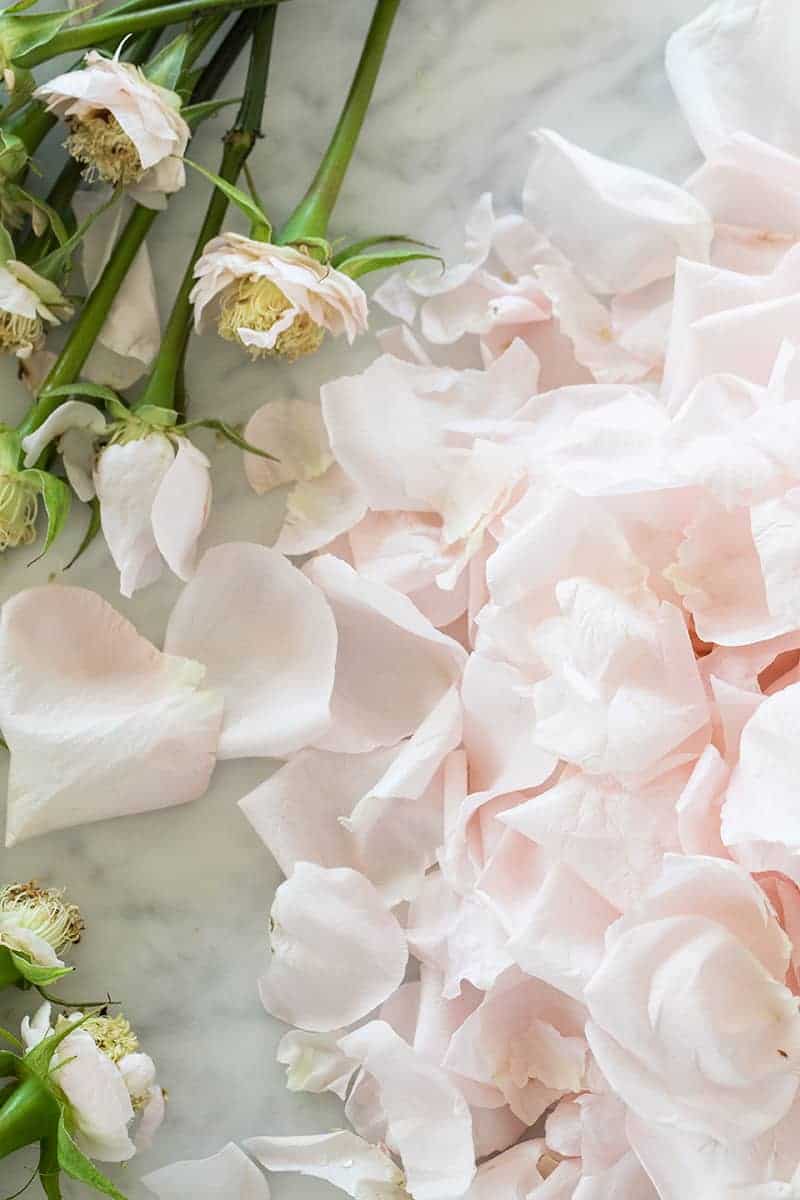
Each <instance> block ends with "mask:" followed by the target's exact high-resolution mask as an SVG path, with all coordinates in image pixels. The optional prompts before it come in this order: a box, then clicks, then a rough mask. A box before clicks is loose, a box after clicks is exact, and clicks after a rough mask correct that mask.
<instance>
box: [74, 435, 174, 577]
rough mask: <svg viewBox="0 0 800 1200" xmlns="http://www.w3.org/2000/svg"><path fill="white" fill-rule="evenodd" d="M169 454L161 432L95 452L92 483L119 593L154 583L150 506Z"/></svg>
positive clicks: (157, 567) (157, 558)
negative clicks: (116, 572)
mask: <svg viewBox="0 0 800 1200" xmlns="http://www.w3.org/2000/svg"><path fill="white" fill-rule="evenodd" d="M174 459H175V450H174V448H173V446H172V443H171V442H170V440H169V438H167V437H165V436H164V435H163V434H160V433H154V434H150V435H149V436H148V437H144V438H140V439H139V440H138V441H134V442H126V443H124V444H119V443H117V444H114V445H111V446H106V448H105V449H104V450H103V451H102V453H101V454H100V455H99V456H98V459H97V465H96V467H95V472H94V486H95V490H96V492H97V497H98V499H99V501H100V517H101V521H102V525H103V536H104V537H105V539H106V543H107V545H108V549H109V551H110V553H111V557H112V558H113V560H114V563H115V564H116V566H117V569H118V570H119V573H120V579H119V590H120V592H121V593H122V595H123V596H132V595H133V593H134V592H135V591H137V590H138V589H139V588H142V587H147V585H148V584H150V583H153V582H154V581H155V580H156V579H158V577H159V575H160V574H161V571H162V569H163V563H162V558H161V555H160V553H159V550H158V546H157V545H156V539H155V535H154V533H153V524H152V511H153V504H154V502H155V498H156V496H157V495H158V490H159V488H160V487H161V483H162V481H163V479H164V477H165V475H166V474H167V471H168V470H169V469H170V467H171V466H172V464H173V461H174Z"/></svg>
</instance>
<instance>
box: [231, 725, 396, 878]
mask: <svg viewBox="0 0 800 1200" xmlns="http://www.w3.org/2000/svg"><path fill="white" fill-rule="evenodd" d="M396 755H397V750H396V748H395V747H382V748H380V749H378V750H372V751H370V752H369V753H366V754H332V753H330V752H329V751H327V750H313V749H306V750H301V751H300V752H299V753H298V754H294V755H292V757H291V758H290V759H289V761H288V762H287V763H286V764H285V766H283V767H281V768H280V770H278V771H275V773H274V774H272V775H270V777H269V779H266V780H265V781H264V782H263V783H261V784H259V785H258V787H257V788H255V789H254V790H253V791H252V792H250V793H249V794H248V795H247V796H245V797H244V798H243V799H242V800H240V801H239V807H240V808H241V809H242V812H243V813H244V815H245V816H246V817H247V819H248V821H249V822H250V824H251V825H252V826H253V828H254V829H255V831H256V833H257V834H258V835H259V837H260V838H261V839H262V841H263V842H264V843H265V844H266V846H267V848H268V849H269V851H270V853H271V854H272V855H273V856H274V858H275V859H276V860H277V863H278V866H279V867H280V868H281V870H282V871H283V873H284V875H291V873H292V871H293V870H294V867H295V865H296V864H297V863H298V862H313V863H316V864H317V865H318V866H320V867H352V868H353V869H354V870H357V871H362V872H363V873H364V874H366V875H369V867H370V866H371V864H369V863H364V862H362V861H361V858H360V855H359V847H358V844H357V842H356V841H355V839H354V838H353V837H352V835H351V834H350V833H349V832H348V830H347V829H346V828H345V826H344V825H343V823H342V820H343V818H345V817H349V816H350V814H351V813H352V811H353V809H354V808H355V806H356V804H357V803H358V802H359V800H361V798H362V797H363V796H365V795H368V794H369V792H370V790H371V789H372V788H373V787H375V786H376V785H377V784H378V783H379V781H380V780H381V779H382V777H383V775H384V773H385V772H386V771H387V770H388V768H389V767H390V765H391V763H392V762H393V760H394V759H395V757H396Z"/></svg>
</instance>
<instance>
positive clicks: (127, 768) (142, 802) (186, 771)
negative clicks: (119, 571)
mask: <svg viewBox="0 0 800 1200" xmlns="http://www.w3.org/2000/svg"><path fill="white" fill-rule="evenodd" d="M0 661H2V663H3V668H2V686H0V722H1V723H2V728H3V733H4V736H5V738H6V741H7V742H8V745H9V748H10V750H11V772H10V777H9V800H8V815H7V829H6V837H7V841H8V844H9V845H11V844H13V843H14V842H17V841H20V840H22V839H24V838H26V837H31V836H33V835H34V834H38V833H46V832H48V831H49V830H52V829H62V828H65V827H67V826H70V825H76V824H82V823H84V822H86V821H96V820H101V819H103V818H106V817H113V816H121V815H125V814H127V813H133V812H146V811H148V810H150V809H158V808H163V807H166V806H169V805H172V804H184V803H186V802H187V801H189V800H194V799H196V798H197V797H198V796H201V795H202V794H203V793H204V792H205V790H206V788H207V786H208V781H209V778H210V775H211V772H212V770H213V768H214V762H215V758H216V749H217V740H218V737H219V729H220V725H221V720H222V699H221V697H219V696H218V695H217V694H216V693H214V692H212V691H209V690H206V688H205V684H204V676H205V668H204V667H203V666H201V664H200V663H198V662H194V661H192V660H190V659H187V658H176V657H174V656H172V655H169V654H161V653H160V652H159V651H158V650H156V648H155V647H154V646H152V645H151V644H150V643H149V642H148V641H146V639H145V638H143V637H140V635H139V634H138V633H137V632H136V630H135V629H134V628H133V626H132V625H130V624H129V623H128V622H127V621H126V620H125V619H124V618H123V617H121V616H120V615H119V614H118V613H117V612H115V610H114V609H113V608H111V606H110V605H109V604H107V603H106V602H105V601H104V600H103V599H101V597H100V596H97V595H95V594H94V593H93V592H88V591H85V590H84V589H83V588H65V587H58V586H55V585H48V586H47V587H42V588H34V589H31V590H30V591H25V592H21V593H19V594H18V595H17V596H15V597H14V598H13V599H11V600H8V601H6V603H5V605H4V606H3V613H2V626H0Z"/></svg>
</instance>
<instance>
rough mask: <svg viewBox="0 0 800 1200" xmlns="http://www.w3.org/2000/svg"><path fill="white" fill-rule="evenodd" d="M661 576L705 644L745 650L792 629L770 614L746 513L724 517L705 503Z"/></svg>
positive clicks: (725, 513)
mask: <svg viewBox="0 0 800 1200" xmlns="http://www.w3.org/2000/svg"><path fill="white" fill-rule="evenodd" d="M664 574H665V576H666V577H667V579H669V581H670V583H672V585H673V586H674V588H675V590H676V592H677V593H678V595H679V596H681V597H682V598H683V603H684V607H685V608H686V609H687V610H688V611H689V612H690V613H691V614H692V616H693V617H694V623H695V627H696V630H697V634H698V636H699V637H700V638H702V640H703V641H705V642H717V643H719V644H720V645H722V646H746V645H748V644H750V643H753V642H764V641H767V640H769V639H772V638H776V637H778V636H780V635H782V634H784V633H787V632H789V630H790V629H791V628H792V625H791V622H787V620H786V619H785V618H781V617H776V616H773V615H772V613H770V611H769V607H768V605H767V595H766V588H765V586H764V576H763V572H762V567H761V560H760V559H759V557H758V552H757V550H756V546H755V542H754V540H753V531H752V527H751V522H750V512H749V510H748V509H746V508H743V507H739V508H735V509H733V510H732V511H730V512H728V511H726V510H725V509H724V508H722V506H721V505H719V504H717V503H716V502H714V501H712V500H710V499H707V500H704V501H703V503H702V504H701V505H700V506H699V507H698V509H697V512H696V515H695V517H694V519H693V520H692V521H691V522H690V524H689V525H688V527H687V528H686V531H685V537H684V540H683V541H682V542H681V544H680V545H679V547H678V549H677V552H676V555H675V560H674V562H673V563H672V565H671V566H669V567H668V568H667V569H666V571H665V572H664Z"/></svg>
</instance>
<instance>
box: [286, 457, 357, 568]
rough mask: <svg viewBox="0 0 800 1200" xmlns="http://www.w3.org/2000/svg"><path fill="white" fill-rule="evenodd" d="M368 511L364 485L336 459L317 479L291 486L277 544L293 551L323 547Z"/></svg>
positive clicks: (291, 552)
mask: <svg viewBox="0 0 800 1200" xmlns="http://www.w3.org/2000/svg"><path fill="white" fill-rule="evenodd" d="M366 511H367V506H366V504H365V502H364V497H363V495H362V493H361V489H360V488H359V487H358V485H357V484H355V483H353V481H352V479H350V477H349V476H348V475H346V474H345V472H344V471H343V470H342V468H341V467H340V466H339V465H338V463H334V464H333V466H331V467H329V468H328V470H327V471H326V472H325V474H324V475H321V476H320V477H319V478H318V479H312V480H309V481H308V482H307V483H306V482H299V483H296V484H295V486H294V487H293V488H292V489H291V491H290V493H289V495H288V497H287V499H286V513H285V515H284V521H283V527H282V529H281V531H280V533H279V534H278V540H277V541H276V542H275V548H276V549H277V550H280V552H281V553H282V554H292V555H301V554H310V553H311V552H312V551H313V550H320V549H322V547H324V546H327V545H328V544H329V543H330V542H332V541H333V540H334V539H335V538H337V537H339V535H340V534H343V533H347V532H348V531H349V530H351V529H352V528H353V526H354V525H357V524H358V522H359V521H360V520H361V518H362V517H363V516H364V514H365V513H366Z"/></svg>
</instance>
